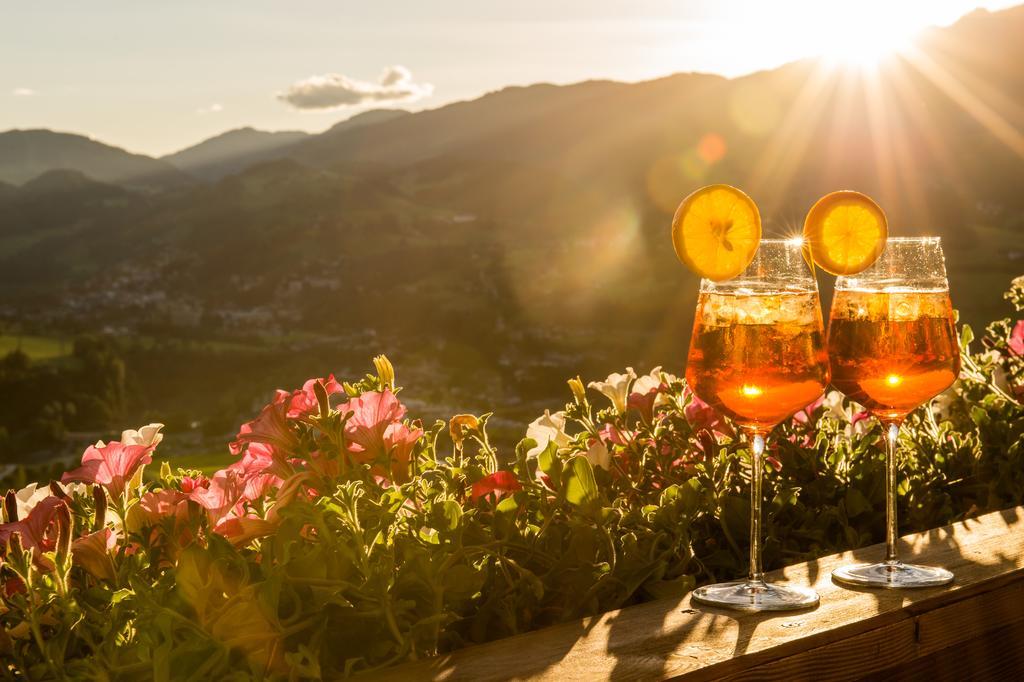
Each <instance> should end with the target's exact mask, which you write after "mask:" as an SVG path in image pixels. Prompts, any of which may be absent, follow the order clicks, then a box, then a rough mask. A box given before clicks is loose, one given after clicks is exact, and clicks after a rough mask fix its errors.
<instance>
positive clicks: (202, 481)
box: [178, 474, 210, 495]
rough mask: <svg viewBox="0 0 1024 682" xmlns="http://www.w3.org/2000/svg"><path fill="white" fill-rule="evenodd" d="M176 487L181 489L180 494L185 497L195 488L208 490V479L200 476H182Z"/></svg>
mask: <svg viewBox="0 0 1024 682" xmlns="http://www.w3.org/2000/svg"><path fill="white" fill-rule="evenodd" d="M178 485H179V487H180V488H181V492H183V493H185V494H186V495H187V494H189V493H191V492H192V491H193V490H195V489H196V488H209V487H210V479H209V478H207V477H206V476H203V475H202V474H199V475H198V476H182V477H181V481H180V482H179V483H178Z"/></svg>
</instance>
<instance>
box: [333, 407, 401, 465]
mask: <svg viewBox="0 0 1024 682" xmlns="http://www.w3.org/2000/svg"><path fill="white" fill-rule="evenodd" d="M338 409H339V410H340V411H341V413H342V414H346V413H348V412H351V413H352V415H351V416H350V417H349V418H348V421H346V422H345V436H346V438H347V439H348V450H349V452H350V453H352V455H353V456H354V457H355V459H356V460H358V461H360V462H373V461H378V460H381V459H383V458H384V456H385V455H386V454H387V452H388V449H389V448H388V444H387V443H385V440H384V434H385V432H386V431H387V430H388V427H390V426H391V425H392V424H394V423H395V422H397V421H399V420H401V418H402V417H404V416H405V407H404V406H403V405H402V404H401V403H400V402H398V398H396V397H395V394H394V393H392V392H391V391H390V390H388V389H385V390H384V391H381V392H378V391H370V392H367V393H364V394H362V395H361V396H358V397H356V398H352V399H351V400H349V401H348V402H347V403H345V404H343V405H340V406H339V407H338Z"/></svg>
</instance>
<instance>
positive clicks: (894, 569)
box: [832, 561, 953, 589]
mask: <svg viewBox="0 0 1024 682" xmlns="http://www.w3.org/2000/svg"><path fill="white" fill-rule="evenodd" d="M832 578H833V580H835V581H836V582H838V583H845V584H847V585H862V586H866V587H884V588H888V589H899V588H902V587H935V586H937V585H948V584H949V583H951V582H953V574H952V573H950V572H949V571H947V570H946V569H944V568H935V567H933V566H915V565H913V564H905V563H903V562H902V561H893V562H885V561H883V562H881V563H877V564H855V565H853V566H843V567H842V568H837V569H836V570H834V571H832Z"/></svg>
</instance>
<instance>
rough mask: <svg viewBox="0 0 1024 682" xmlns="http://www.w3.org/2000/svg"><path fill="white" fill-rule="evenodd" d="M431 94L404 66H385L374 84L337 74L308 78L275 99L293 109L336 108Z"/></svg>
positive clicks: (430, 87)
mask: <svg viewBox="0 0 1024 682" xmlns="http://www.w3.org/2000/svg"><path fill="white" fill-rule="evenodd" d="M433 92H434V86H433V85H431V84H430V83H415V82H413V79H412V73H410V72H409V69H407V68H405V67H404V66H389V67H388V68H386V69H384V72H383V73H382V74H381V75H380V78H378V79H377V82H376V83H369V82H367V81H360V80H356V79H354V78H349V77H348V76H343V75H341V74H340V73H325V74H323V75H319V76H310V77H309V78H306V79H304V80H301V81H298V82H296V83H293V84H292V85H291V86H290V87H289V88H288V89H287V90H285V91H284V92H279V93H278V94H277V98H278V99H279V100H281V101H282V102H287V103H288V104H291V105H292V106H293V107H295V108H296V109H336V108H339V107H354V106H359V105H360V104H371V103H374V102H399V101H411V100H416V99H420V98H421V97H428V96H429V95H431V94H432V93H433Z"/></svg>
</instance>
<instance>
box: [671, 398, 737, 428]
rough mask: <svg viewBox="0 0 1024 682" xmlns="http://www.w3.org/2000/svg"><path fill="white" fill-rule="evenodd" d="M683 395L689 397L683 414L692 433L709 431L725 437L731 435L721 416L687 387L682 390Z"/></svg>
mask: <svg viewBox="0 0 1024 682" xmlns="http://www.w3.org/2000/svg"><path fill="white" fill-rule="evenodd" d="M683 395H684V396H686V395H689V396H690V402H688V403H687V404H686V407H684V408H683V414H684V415H686V421H688V422H689V423H690V426H691V427H693V430H694V431H699V430H700V429H710V430H712V431H714V432H716V433H722V434H725V435H732V434H733V430H732V428H731V427H730V426H729V425H728V424H727V423H726V421H725V418H724V417H723V416H722V414H721V413H720V412H719V411H718V410H716V409H715V408H713V407H711V406H710V405H708V404H707V403H706V402H704V401H703V400H701V399H700V398H698V397H697V394H696V393H694V392H693V391H692V390H690V387H689V386H687V387H686V388H684V389H683Z"/></svg>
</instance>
